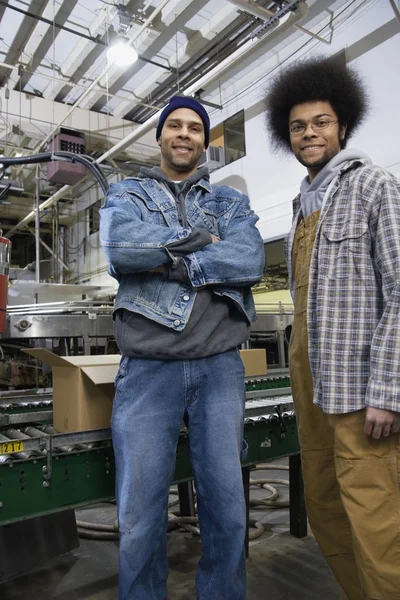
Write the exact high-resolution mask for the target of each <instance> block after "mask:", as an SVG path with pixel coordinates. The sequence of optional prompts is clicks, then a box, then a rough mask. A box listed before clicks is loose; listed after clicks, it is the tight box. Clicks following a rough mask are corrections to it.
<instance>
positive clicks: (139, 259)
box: [100, 193, 264, 288]
mask: <svg viewBox="0 0 400 600" xmlns="http://www.w3.org/2000/svg"><path fill="white" fill-rule="evenodd" d="M100 215H101V222H100V239H101V243H102V245H103V248H104V252H105V254H106V256H107V259H108V262H109V265H110V273H111V275H113V276H114V277H115V278H116V279H118V280H119V279H120V277H121V275H123V274H128V273H139V272H143V271H153V272H154V271H156V272H161V270H162V271H163V272H164V271H165V270H164V266H169V265H174V264H176V263H177V262H178V261H179V259H178V256H177V255H176V254H174V249H176V248H177V246H178V247H180V251H179V252H178V254H179V257H180V258H181V260H183V261H184V264H185V266H186V269H187V274H188V278H189V280H190V283H191V285H192V286H193V287H194V288H198V287H203V286H205V285H216V284H220V285H234V286H238V287H240V286H251V285H253V283H256V282H257V281H259V280H260V278H261V276H262V270H263V265H264V248H263V241H262V238H261V236H260V234H259V232H258V229H257V228H256V226H255V223H256V222H257V220H258V218H257V217H256V215H255V214H254V213H253V212H252V211H251V210H250V207H249V204H248V200H247V198H245V197H243V201H237V202H236V205H235V209H234V213H233V215H232V217H231V220H230V222H229V224H228V226H227V228H226V231H224V235H223V239H221V240H219V239H218V238H217V237H216V236H213V235H211V234H209V233H207V235H206V236H204V235H200V236H199V235H198V230H197V229H190V228H187V227H181V226H177V227H175V228H172V227H165V226H162V225H156V224H153V223H148V222H144V221H143V220H142V218H141V211H140V208H139V207H138V206H137V204H136V203H135V202H133V201H132V199H131V198H130V196H129V195H128V194H127V193H121V194H115V193H114V194H109V195H108V196H107V199H106V202H105V205H104V207H103V208H102V209H101V211H100ZM196 235H197V237H198V238H199V244H198V248H196V246H193V244H192V243H191V242H192V241H193V238H194V236H196ZM216 242H217V243H216ZM185 245H187V247H188V248H189V249H188V251H187V253H186V252H185V250H184V248H185ZM194 248H195V249H194ZM193 250H194V251H193Z"/></svg>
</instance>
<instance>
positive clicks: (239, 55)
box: [7, 0, 308, 238]
mask: <svg viewBox="0 0 400 600" xmlns="http://www.w3.org/2000/svg"><path fill="white" fill-rule="evenodd" d="M307 13H308V6H307V4H306V2H305V1H304V0H302V1H301V2H300V4H299V5H298V7H297V8H296V9H295V10H293V12H292V13H291V14H290V15H289V17H288V18H287V19H286V20H285V21H284V23H282V24H280V25H278V26H277V27H276V28H275V29H274V30H272V29H271V32H270V34H268V35H266V36H263V37H261V38H253V39H251V40H249V41H248V42H246V43H245V44H243V46H240V48H238V49H237V50H236V51H235V52H233V53H232V54H231V55H230V56H228V57H227V58H226V59H225V60H223V61H222V62H221V63H220V64H219V65H218V66H216V67H215V68H214V69H212V70H211V71H210V72H209V73H207V74H206V75H204V76H203V77H201V78H200V79H199V80H197V81H196V82H195V83H193V84H192V85H191V86H189V87H188V88H187V89H186V90H184V91H182V92H181V94H182V95H183V96H190V95H191V94H193V93H194V92H196V91H197V90H199V89H200V88H203V87H205V86H206V85H207V84H209V83H211V82H212V81H214V79H217V78H218V77H219V76H220V75H221V74H222V73H223V72H224V71H226V70H227V69H228V68H229V67H230V66H231V65H232V64H234V63H235V62H238V61H240V60H242V59H243V58H244V57H245V56H246V55H247V54H249V53H250V52H252V51H253V50H255V48H257V47H258V46H259V45H260V44H262V43H265V42H266V41H268V39H269V38H270V36H271V33H273V34H274V36H275V35H276V34H277V33H278V32H282V31H286V30H287V29H289V28H290V27H292V26H294V25H295V24H296V22H297V21H300V20H301V19H304V17H305V16H306V15H307ZM161 112H162V111H161V110H159V111H158V112H157V113H155V114H154V115H153V116H152V117H150V119H148V120H147V121H146V122H145V123H143V124H142V125H140V126H139V127H138V128H137V129H135V130H134V131H132V132H131V133H130V134H129V135H127V136H126V137H125V138H124V139H123V140H120V141H119V142H117V144H115V146H113V147H112V148H110V149H109V150H108V151H107V152H105V153H104V154H102V155H101V156H100V157H99V158H98V159H97V160H96V161H95V163H97V164H100V163H102V162H104V161H105V160H109V159H111V158H112V157H113V156H115V155H116V154H118V153H119V152H121V151H122V150H124V149H125V148H127V147H128V146H130V145H131V144H132V143H133V142H135V141H136V140H137V139H139V138H141V137H142V136H143V135H145V134H146V133H147V132H148V131H150V130H151V129H152V128H153V127H154V126H155V125H156V124H157V122H158V119H159V117H160V115H161ZM70 190H71V186H69V185H65V186H63V187H62V188H61V189H59V190H58V191H57V192H56V193H55V194H53V195H52V196H50V198H48V199H47V200H45V201H44V202H43V203H42V204H41V205H40V210H41V211H42V210H45V209H46V208H49V206H52V205H53V204H54V203H55V202H58V200H60V199H61V198H63V197H64V196H65V195H66V194H67V193H68V192H69V191H70ZM34 216H35V211H34V210H33V211H32V212H30V213H29V214H28V215H27V216H26V217H24V218H23V219H22V220H21V221H20V222H19V223H17V225H15V226H14V227H13V228H12V229H11V230H10V231H9V232H8V233H7V237H8V238H10V237H11V236H12V235H13V234H14V233H15V232H16V231H17V230H18V229H23V228H24V227H26V226H27V225H28V223H29V222H30V221H31V220H32V219H33V217H34Z"/></svg>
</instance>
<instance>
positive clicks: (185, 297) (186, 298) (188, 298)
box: [183, 294, 190, 302]
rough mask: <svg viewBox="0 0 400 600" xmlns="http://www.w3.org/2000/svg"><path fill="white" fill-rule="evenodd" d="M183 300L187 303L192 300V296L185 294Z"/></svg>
mask: <svg viewBox="0 0 400 600" xmlns="http://www.w3.org/2000/svg"><path fill="white" fill-rule="evenodd" d="M183 299H184V301H185V302H187V301H188V300H190V296H188V295H187V294H185V295H184V296H183Z"/></svg>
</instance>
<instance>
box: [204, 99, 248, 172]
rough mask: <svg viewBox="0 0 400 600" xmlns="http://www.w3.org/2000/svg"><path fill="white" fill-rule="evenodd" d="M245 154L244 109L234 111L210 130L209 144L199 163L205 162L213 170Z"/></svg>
mask: <svg viewBox="0 0 400 600" xmlns="http://www.w3.org/2000/svg"><path fill="white" fill-rule="evenodd" d="M243 156H246V144H245V139H244V110H241V111H240V112H238V113H236V114H235V115H233V116H232V117H229V119H226V121H224V122H223V123H220V124H219V125H217V126H216V127H213V129H211V131H210V146H209V148H208V150H207V152H204V154H203V155H202V157H201V158H200V163H199V164H200V165H202V164H206V165H207V166H208V168H209V169H210V171H215V170H216V169H219V168H221V167H223V166H224V165H229V164H230V163H232V162H234V161H235V160H238V159H239V158H242V157H243Z"/></svg>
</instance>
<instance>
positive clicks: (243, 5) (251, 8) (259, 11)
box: [228, 0, 275, 21]
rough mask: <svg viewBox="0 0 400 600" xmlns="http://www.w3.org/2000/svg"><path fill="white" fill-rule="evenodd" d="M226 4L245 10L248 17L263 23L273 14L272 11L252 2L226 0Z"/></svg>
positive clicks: (249, 0) (251, 0)
mask: <svg viewBox="0 0 400 600" xmlns="http://www.w3.org/2000/svg"><path fill="white" fill-rule="evenodd" d="M228 2H229V4H233V6H236V8H239V9H240V10H245V11H246V12H247V13H249V15H253V17H257V18H258V19H262V20H263V21H266V20H267V19H269V18H270V17H273V16H274V14H275V13H274V11H273V10H269V9H268V8H264V7H263V6H260V5H259V4H256V3H255V2H254V0H228Z"/></svg>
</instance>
